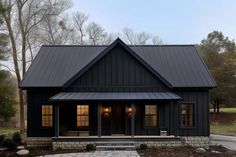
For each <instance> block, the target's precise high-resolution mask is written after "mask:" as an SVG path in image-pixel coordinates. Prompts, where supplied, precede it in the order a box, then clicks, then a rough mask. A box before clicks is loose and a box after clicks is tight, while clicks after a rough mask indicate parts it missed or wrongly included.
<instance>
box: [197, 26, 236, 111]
mask: <svg viewBox="0 0 236 157" xmlns="http://www.w3.org/2000/svg"><path fill="white" fill-rule="evenodd" d="M200 52H201V55H202V57H203V59H204V61H205V63H206V64H207V66H208V68H209V70H210V72H211V74H212V75H213V77H214V78H215V80H216V83H217V88H214V89H213V90H212V91H211V104H212V105H213V108H214V109H216V108H217V110H218V112H219V107H220V105H224V107H236V47H235V42H234V40H230V39H229V38H228V37H225V36H224V35H223V33H222V32H219V31H213V32H212V33H209V34H208V36H207V38H206V39H203V40H202V41H201V43H200Z"/></svg>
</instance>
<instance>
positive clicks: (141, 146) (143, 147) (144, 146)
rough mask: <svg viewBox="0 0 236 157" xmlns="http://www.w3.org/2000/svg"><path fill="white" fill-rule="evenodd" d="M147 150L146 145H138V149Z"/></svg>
mask: <svg viewBox="0 0 236 157" xmlns="http://www.w3.org/2000/svg"><path fill="white" fill-rule="evenodd" d="M147 148H148V146H147V145H146V144H140V149H142V150H145V149H147Z"/></svg>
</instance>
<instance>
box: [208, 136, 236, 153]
mask: <svg viewBox="0 0 236 157" xmlns="http://www.w3.org/2000/svg"><path fill="white" fill-rule="evenodd" d="M211 143H212V144H216V145H222V146H224V147H226V148H228V149H231V150H234V151H236V136H224V135H215V134H211Z"/></svg>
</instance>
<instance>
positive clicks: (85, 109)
mask: <svg viewBox="0 0 236 157" xmlns="http://www.w3.org/2000/svg"><path fill="white" fill-rule="evenodd" d="M86 126H89V105H77V127H86Z"/></svg>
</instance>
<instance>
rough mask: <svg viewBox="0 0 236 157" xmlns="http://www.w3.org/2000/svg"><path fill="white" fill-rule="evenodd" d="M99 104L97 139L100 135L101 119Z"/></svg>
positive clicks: (99, 105)
mask: <svg viewBox="0 0 236 157" xmlns="http://www.w3.org/2000/svg"><path fill="white" fill-rule="evenodd" d="M101 106H102V105H101V104H100V103H98V137H101V135H102V118H101Z"/></svg>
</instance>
